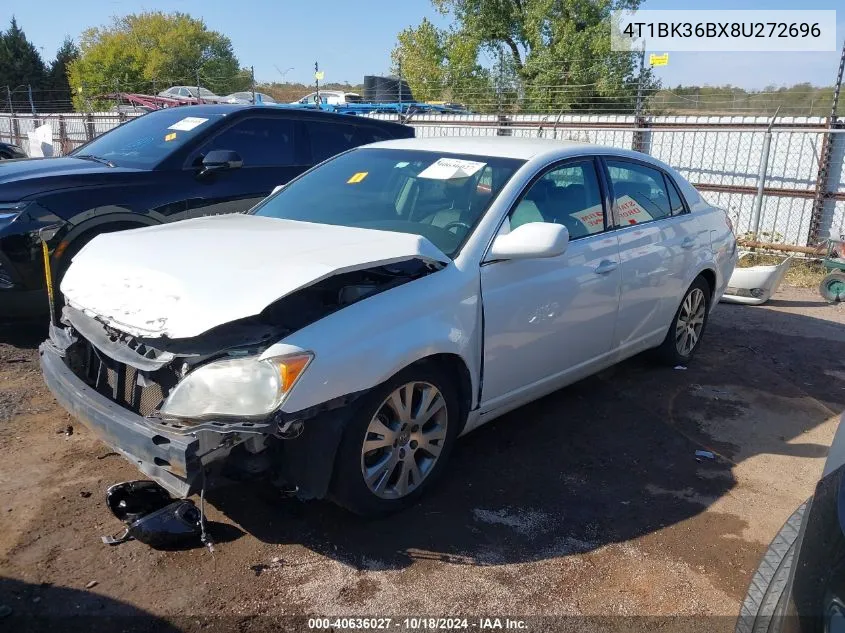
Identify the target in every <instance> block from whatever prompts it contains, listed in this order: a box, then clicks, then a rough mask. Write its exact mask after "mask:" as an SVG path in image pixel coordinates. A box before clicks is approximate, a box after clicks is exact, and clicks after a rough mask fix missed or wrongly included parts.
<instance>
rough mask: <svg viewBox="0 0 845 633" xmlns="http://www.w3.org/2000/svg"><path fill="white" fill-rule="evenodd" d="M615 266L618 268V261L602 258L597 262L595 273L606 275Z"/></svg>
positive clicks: (614, 268)
mask: <svg viewBox="0 0 845 633" xmlns="http://www.w3.org/2000/svg"><path fill="white" fill-rule="evenodd" d="M617 268H619V263H618V262H612V261H610V260H609V259H603V260H602V261H601V263H599V265H598V266H597V267H596V274H597V275H606V274H607V273H612V272H613V271H614V270H616V269H617Z"/></svg>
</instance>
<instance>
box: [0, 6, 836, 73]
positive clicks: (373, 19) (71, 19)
mask: <svg viewBox="0 0 845 633" xmlns="http://www.w3.org/2000/svg"><path fill="white" fill-rule="evenodd" d="M641 8H643V9H670V8H671V9H693V8H696V9H704V8H707V9H794V8H799V6H798V3H797V2H796V1H795V0H756V1H749V0H698V1H697V2H696V1H694V0H645V1H644V3H643V4H642V6H641ZM800 8H803V9H839V11H838V13H837V42H839V43H840V44H841V42H842V39H843V37H845V4H843V3H842V0H808V2H807V3H806V5H804V4H803V3H802V4H801V6H800ZM144 10H148V11H154V10H160V11H167V12H170V11H181V12H184V13H189V14H191V15H192V16H194V17H201V18H203V19H204V20H205V23H206V25H207V26H208V28H210V29H213V30H216V31H220V32H221V33H224V34H225V35H227V36H228V37H229V38H230V39H231V40H232V46H233V48H234V51H235V54H236V55H237V57H238V59H239V60H240V62H241V65H242V66H254V67H255V75H256V79H258V80H259V81H282V80H283V79H284V80H287V81H298V82H303V83H311V82H313V76H314V62H315V61H316V60H319V62H320V69H321V70H322V71H324V72H325V81H327V82H334V81H338V82H343V81H348V82H349V83H353V84H357V83H361V82H362V80H363V76H364V75H369V74H384V73H386V72H387V70H388V68H389V66H390V51H391V50H392V48H393V46H394V45H395V43H396V34H397V33H399V31H401V30H402V29H404V28H406V27H408V26H412V25H416V24H418V23H419V22H420V21H421V20H422V19H423V18H424V17H428V18H429V19H430V20H431V21H432V22H434V23H435V24H436V25H438V26H441V27H446V26H448V25H449V24H450V20H449V18H448V17H444V16H441V15H439V14H438V13H437V12H436V11H435V10H434V8H433V7H432V5H431V2H430V0H358V1H357V2H349V1H348V0H316V1H315V0H312V1H306V2H303V1H302V0H236V2H230V1H228V0H38V2H32V1H31V0H26V1H24V0H3V2H2V3H0V28H6V27H7V26H8V23H9V20H11V18H12V15H14V16H15V17H16V18H17V21H18V25H19V26H20V27H21V28H22V29H23V30H24V31H25V32H26V35H27V37H28V38H29V39H30V41H32V42H33V43H34V44H35V45H36V47H38V48H39V49H40V50H41V51H42V56H43V57H44V58H45V61H50V60H51V59H52V58H53V57H54V56H55V52H56V50H57V49H58V47H59V45H60V44H61V42H62V40H63V39H64V38H65V36H70V37H72V38H74V39H76V40H77V41H78V38H79V35H80V33H81V32H82V31H83V30H84V29H86V28H88V27H91V26H98V25H102V24H106V23H108V22H110V19H111V16H114V15H123V14H126V13H134V12H140V11H144ZM482 63H484V64H485V65H486V64H487V60H485V59H484V58H483V57H482ZM838 63H839V53H838V52H830V53H670V61H669V65H668V66H666V67H662V68H657V69H655V70H656V71H657V73H656V74H657V76H658V77H659V78H661V79H662V80H663V84H664V86H675V85H678V84H684V85H690V84H693V85H705V84H709V85H724V84H733V85H735V86H739V87H742V88H746V89H760V88H763V87H765V86H768V85H776V86H780V85H792V84H795V83H799V82H810V83H812V84H815V85H831V84H832V83H833V81H834V79H835V77H836V70H837V67H838Z"/></svg>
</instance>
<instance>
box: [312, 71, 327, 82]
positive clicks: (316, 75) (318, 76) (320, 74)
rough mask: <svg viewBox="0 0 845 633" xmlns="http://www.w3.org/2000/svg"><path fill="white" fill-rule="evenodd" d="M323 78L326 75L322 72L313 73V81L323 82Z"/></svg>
mask: <svg viewBox="0 0 845 633" xmlns="http://www.w3.org/2000/svg"><path fill="white" fill-rule="evenodd" d="M325 76H326V73H324V72H323V71H322V70H318V71H317V72H315V73H314V79H316V80H317V81H323V77H325Z"/></svg>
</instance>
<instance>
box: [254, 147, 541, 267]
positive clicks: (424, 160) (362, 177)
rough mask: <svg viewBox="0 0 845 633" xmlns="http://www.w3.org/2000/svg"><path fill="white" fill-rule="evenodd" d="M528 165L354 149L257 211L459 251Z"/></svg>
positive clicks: (448, 252) (506, 160)
mask: <svg viewBox="0 0 845 633" xmlns="http://www.w3.org/2000/svg"><path fill="white" fill-rule="evenodd" d="M523 164H524V161H522V160H517V159H513V158H497V157H489V156H470V155H463V154H447V153H440V152H427V151H419V150H400V149H376V148H361V149H354V150H352V151H349V152H347V153H345V154H342V155H340V156H337V157H336V158H333V159H331V160H329V161H328V162H327V163H324V164H323V165H321V166H320V167H318V168H316V169H314V170H313V171H310V172H308V173H306V174H305V175H303V176H302V177H300V178H298V179H296V180H294V181H292V182H291V183H289V184H288V185H286V186H285V187H284V188H283V189H282V190H281V191H279V192H278V193H277V194H275V195H273V196H270V197H269V198H267V199H266V200H265V201H264V202H263V203H261V204H260V205H259V206H258V207H256V209H255V210H254V213H255V214H256V215H262V216H267V217H273V218H281V219H285V220H298V221H301V222H316V223H320V224H333V225H339V226H350V227H360V228H368V229H377V230H381V231H396V232H400V233H411V234H415V235H420V236H422V237H425V238H427V239H428V240H429V241H430V242H432V243H433V244H434V245H435V246H436V247H437V248H439V249H440V250H441V251H443V253H444V254H446V255H447V256H449V257H454V255H455V253H457V251H458V249H459V248H460V246H461V244H463V242H464V241H465V240H466V238H467V237H469V235H470V234H471V232H472V231H473V229H474V228H475V225H476V223H477V222H478V220H479V219H480V218H481V217H482V215H484V213H485V212H486V210H487V208H488V207H489V206H490V204H491V202H492V201H493V200H494V199H495V197H496V196H497V195H498V194H499V193H500V192H501V190H502V187H504V186H505V184H506V183H507V181H508V180H509V179H510V178H511V176H513V174H514V173H515V172H516V170H517V169H519V167H520V166H522V165H523Z"/></svg>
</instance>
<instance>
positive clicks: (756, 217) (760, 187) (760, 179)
mask: <svg viewBox="0 0 845 633" xmlns="http://www.w3.org/2000/svg"><path fill="white" fill-rule="evenodd" d="M776 116H777V112H775V117H776ZM775 117H772V120H771V121H770V122H769V127H768V129H767V130H766V134H765V136H763V151H762V153H761V154H760V168H759V169H758V170H757V197H756V198H754V211H753V213H752V214H751V218H752V227H753V231H754V241H755V242H757V241H758V238H759V233H760V216H761V214H762V210H763V191H764V189H765V187H766V172H767V171H768V169H769V150H770V149H771V147H772V125H773V124H774V122H775Z"/></svg>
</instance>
